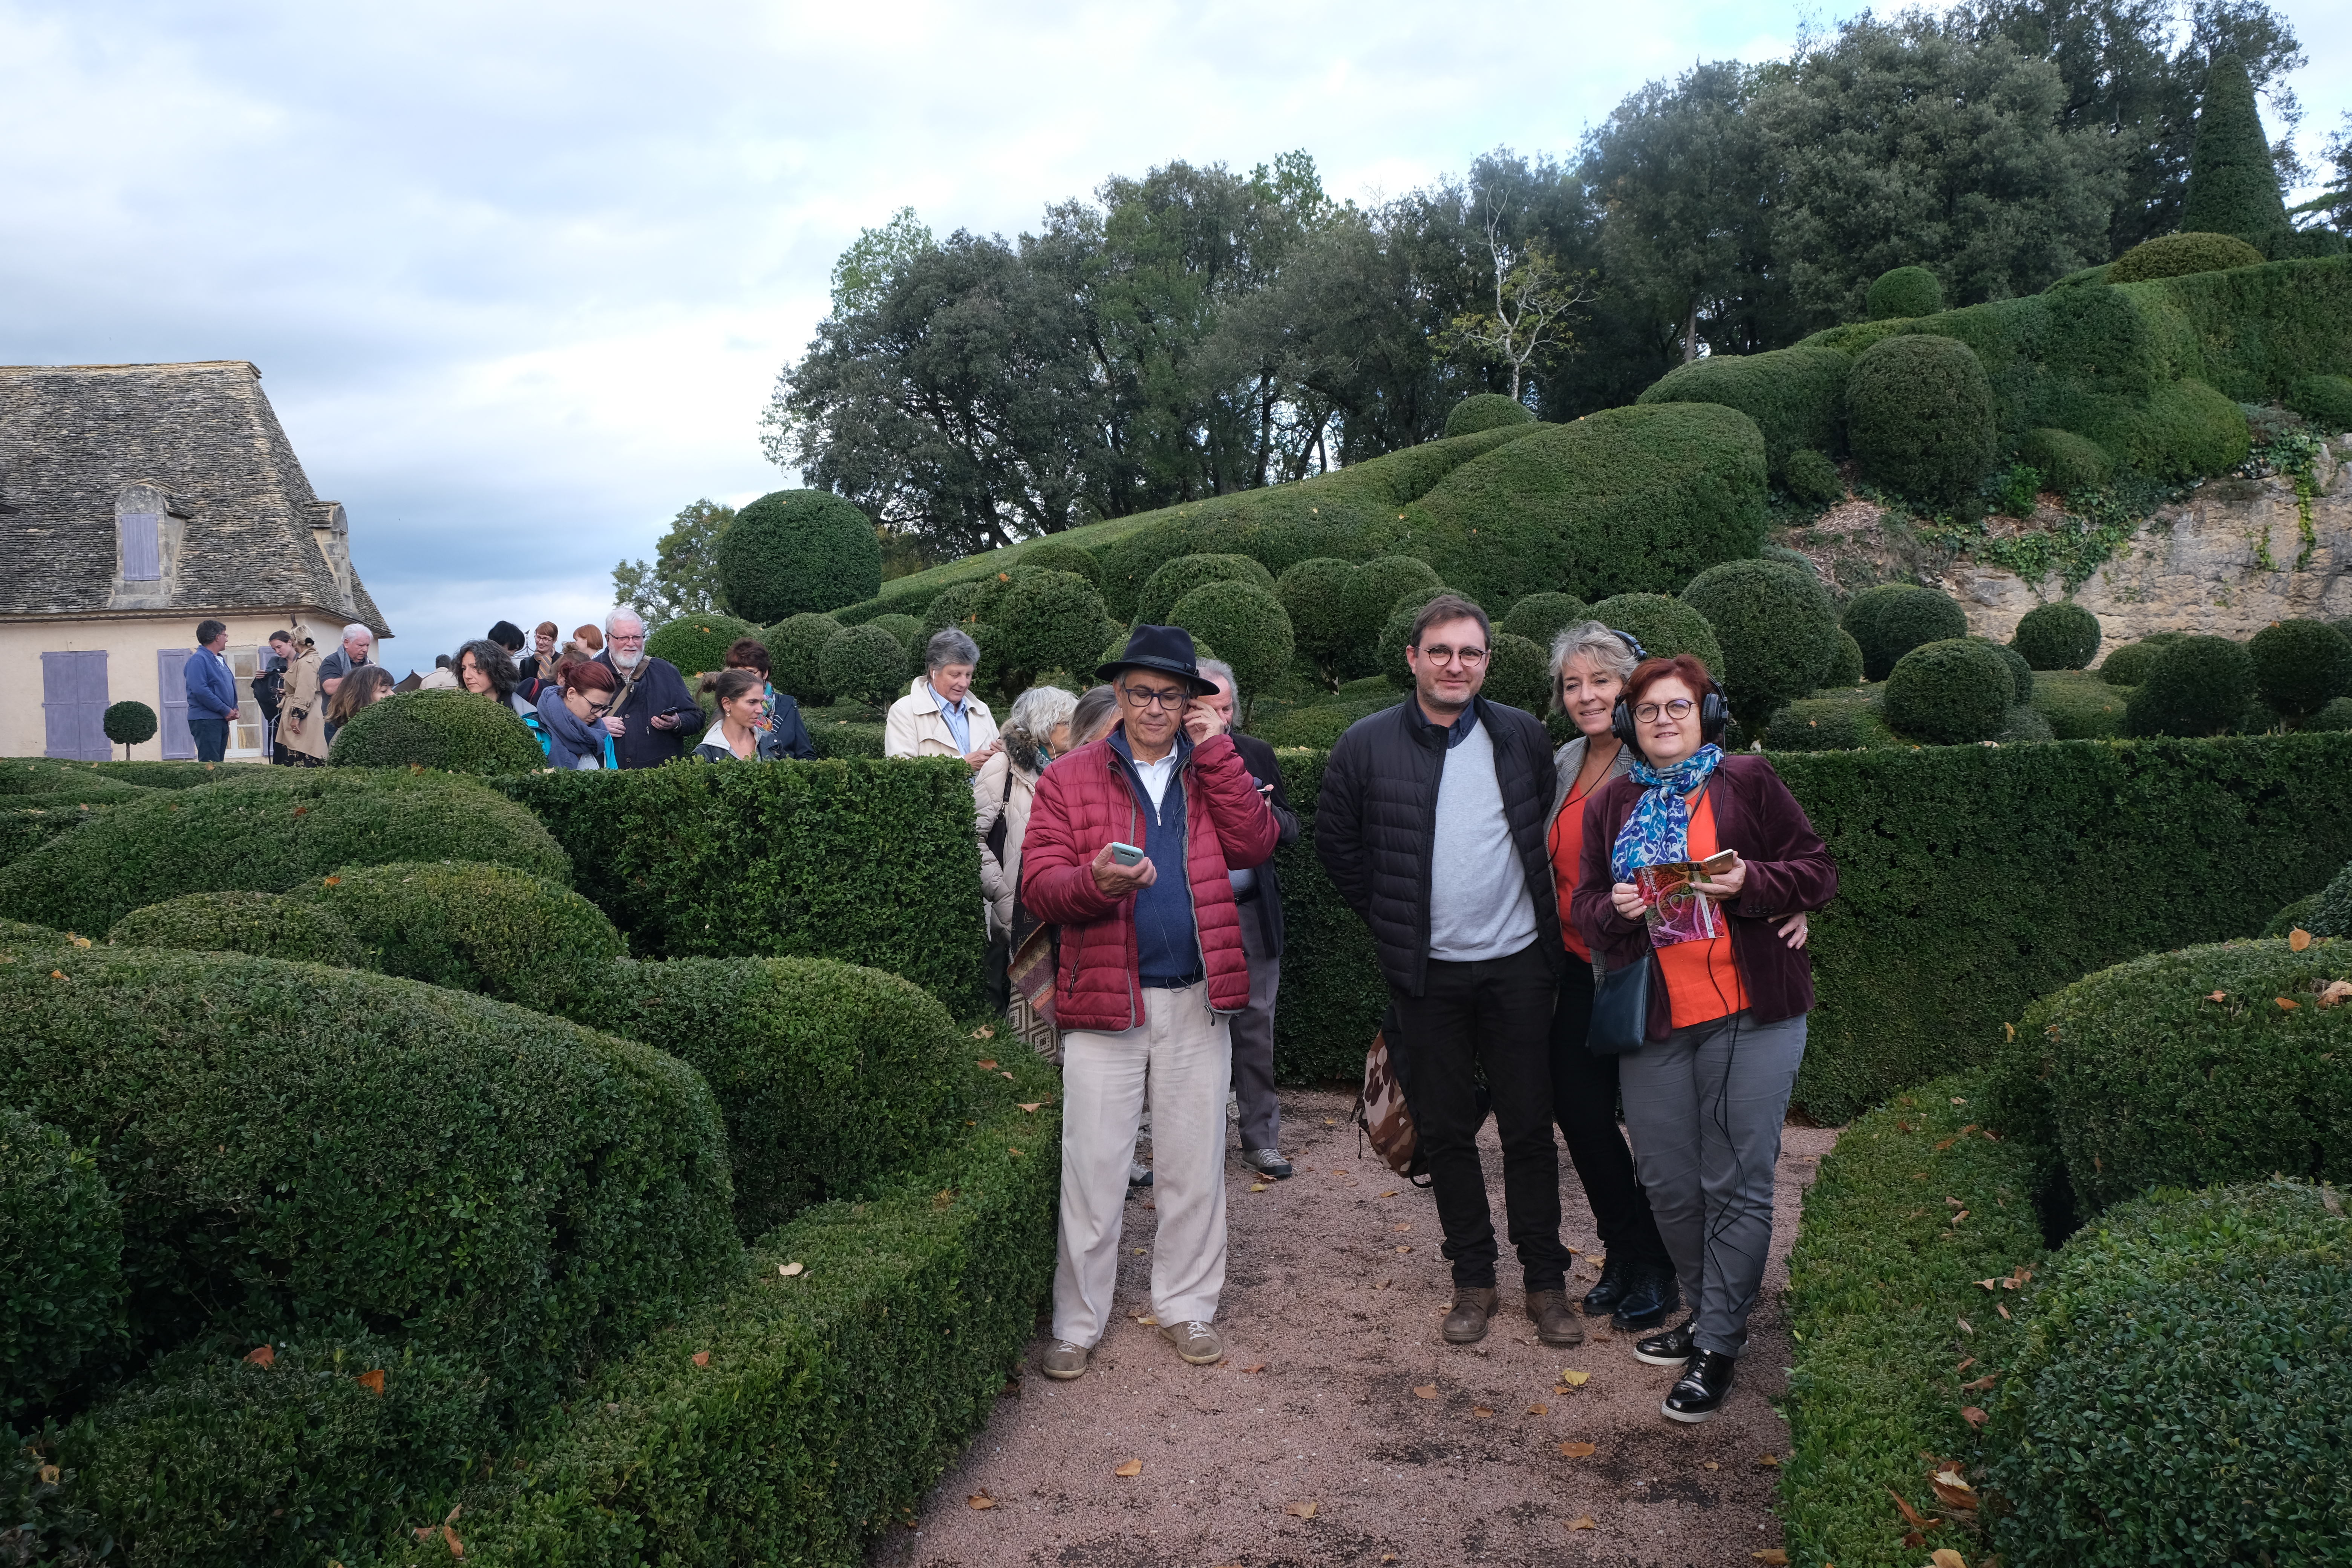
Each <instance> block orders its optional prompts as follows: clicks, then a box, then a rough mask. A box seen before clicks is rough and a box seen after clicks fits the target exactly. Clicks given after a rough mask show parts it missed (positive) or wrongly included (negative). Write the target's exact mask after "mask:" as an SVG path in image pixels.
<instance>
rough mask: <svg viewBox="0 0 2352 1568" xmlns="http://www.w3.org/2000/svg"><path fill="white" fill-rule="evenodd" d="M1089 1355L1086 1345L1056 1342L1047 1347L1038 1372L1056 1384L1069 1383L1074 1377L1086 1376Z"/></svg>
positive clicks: (1064, 1341) (1065, 1341)
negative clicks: (1043, 1360)
mask: <svg viewBox="0 0 2352 1568" xmlns="http://www.w3.org/2000/svg"><path fill="white" fill-rule="evenodd" d="M1038 1370H1039V1371H1040V1372H1043V1373H1045V1375H1046V1376H1047V1377H1050V1378H1052V1379H1053V1380H1054V1381H1055V1382H1056V1383H1067V1382H1069V1381H1070V1379H1072V1378H1074V1377H1082V1376H1084V1375H1085V1374H1086V1370H1087V1347H1086V1346H1084V1345H1074V1344H1072V1343H1071V1342H1069V1341H1067V1340H1055V1342H1053V1343H1052V1344H1050V1345H1047V1346H1046V1347H1045V1362H1044V1363H1043V1364H1042V1365H1041V1366H1040V1367H1039V1368H1038Z"/></svg>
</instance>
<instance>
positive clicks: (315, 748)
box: [278, 636, 331, 768]
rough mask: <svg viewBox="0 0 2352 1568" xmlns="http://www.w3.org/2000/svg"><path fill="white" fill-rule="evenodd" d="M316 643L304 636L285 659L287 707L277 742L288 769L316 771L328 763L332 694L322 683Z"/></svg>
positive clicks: (282, 712) (280, 718) (279, 726)
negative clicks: (329, 709) (328, 707)
mask: <svg viewBox="0 0 2352 1568" xmlns="http://www.w3.org/2000/svg"><path fill="white" fill-rule="evenodd" d="M322 662H323V661H322V660H321V659H320V658H319V644H318V641H317V639H315V638H313V637H307V636H303V637H299V640H297V641H296V643H295V645H294V647H293V648H292V650H291V651H290V652H289V654H288V655H287V659H286V687H285V690H286V705H285V707H284V708H283V709H282V710H280V712H279V715H278V744H279V746H280V748H281V749H282V750H283V752H284V761H285V763H286V764H287V766H289V767H296V768H316V767H322V766H324V765H325V763H326V761H327V702H328V700H329V698H330V697H331V693H330V692H328V691H326V690H325V689H323V683H322V682H321V681H320V665H321V663H322Z"/></svg>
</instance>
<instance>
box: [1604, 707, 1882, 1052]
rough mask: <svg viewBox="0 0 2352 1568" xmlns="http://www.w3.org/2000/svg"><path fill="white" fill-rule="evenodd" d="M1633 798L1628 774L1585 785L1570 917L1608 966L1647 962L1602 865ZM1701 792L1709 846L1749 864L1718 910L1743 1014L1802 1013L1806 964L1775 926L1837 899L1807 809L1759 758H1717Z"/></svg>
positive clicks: (1657, 1016)
mask: <svg viewBox="0 0 2352 1568" xmlns="http://www.w3.org/2000/svg"><path fill="white" fill-rule="evenodd" d="M1641 794H1642V786H1641V785H1640V784H1635V783H1634V782H1633V780H1632V779H1631V778H1625V777H1619V778H1614V779H1612V780H1610V781H1609V783H1607V784H1603V785H1602V786H1601V788H1599V789H1597V790H1595V791H1593V793H1592V798H1591V800H1590V801H1588V802H1586V803H1585V806H1584V862H1583V868H1582V870H1581V872H1580V875H1579V877H1578V879H1577V884H1576V897H1575V899H1574V900H1572V902H1571V903H1570V919H1572V920H1574V921H1576V928H1577V930H1579V931H1581V932H1583V933H1584V940H1585V941H1587V942H1591V944H1592V951H1593V952H1594V954H1595V955H1596V956H1598V957H1600V958H1602V959H1604V960H1605V961H1606V962H1607V963H1608V966H1609V968H1610V969H1612V970H1618V969H1622V968H1624V967H1625V966H1626V965H1627V964H1629V963H1635V962H1636V961H1638V962H1641V963H1648V962H1650V928H1649V925H1648V923H1647V922H1645V921H1629V920H1627V919H1626V918H1625V917H1624V916H1622V915H1621V914H1619V913H1618V912H1617V907H1616V906H1615V905H1614V904H1612V903H1611V902H1610V901H1609V889H1610V888H1611V887H1612V885H1613V884H1614V883H1615V882H1616V880H1617V879H1616V878H1615V877H1614V876H1612V874H1611V873H1610V870H1609V852H1610V849H1611V848H1612V847H1613V846H1614V845H1615V844H1616V842H1617V832H1618V830H1619V829H1620V828H1622V827H1623V826H1625V819H1626V818H1627V817H1629V816H1633V803H1634V801H1635V800H1637V799H1639V798H1640V796H1641ZM1706 794H1707V799H1708V800H1710V801H1711V802H1713V803H1714V806H1715V834H1716V842H1717V845H1719V846H1720V847H1723V848H1726V849H1737V850H1738V851H1739V858H1741V859H1742V860H1745V861H1747V862H1748V882H1747V885H1746V886H1745V887H1743V888H1742V889H1740V891H1739V897H1738V898H1737V899H1734V900H1732V901H1731V902H1730V903H1728V904H1727V905H1725V906H1723V912H1724V913H1726V914H1727V915H1729V916H1730V917H1731V919H1730V925H1731V957H1732V962H1734V963H1737V964H1738V966H1739V981H1740V984H1742V985H1745V986H1746V987H1747V988H1748V1010H1749V1011H1750V1013H1752V1014H1753V1015H1754V1016H1755V1019H1756V1021H1757V1022H1758V1023H1759V1024H1771V1023H1777V1022H1779V1021H1780V1019H1783V1018H1793V1017H1795V1016H1798V1015H1799V1014H1801V1013H1810V1012H1811V1011H1812V1008H1813V961H1812V959H1811V957H1809V956H1808V955H1807V954H1806V953H1805V952H1803V951H1801V950H1796V949H1791V948H1790V946H1789V944H1788V943H1786V942H1782V941H1781V940H1780V931H1779V929H1778V926H1779V922H1780V921H1785V920H1787V919H1788V918H1789V917H1790V915H1793V914H1796V913H1798V912H1799V911H1801V910H1802V911H1811V910H1818V909H1820V908H1822V906H1823V905H1825V904H1827V903H1828V902H1829V901H1830V900H1832V899H1833V898H1835V897H1837V864H1836V862H1834V861H1832V859H1831V858H1830V851H1829V847H1828V846H1827V845H1825V844H1823V843H1822V837H1821V835H1820V834H1818V833H1815V832H1814V831H1813V825H1812V824H1811V822H1810V821H1808V820H1807V819H1806V817H1805V808H1804V807H1803V806H1801V805H1798V804H1797V797H1796V796H1794V795H1790V793H1789V786H1788V785H1786V784H1782V783H1781V782H1780V774H1778V773H1774V772H1773V771H1772V764H1771V763H1768V762H1766V761H1765V760H1764V759H1763V758H1762V757H1759V756H1755V755H1752V754H1751V755H1747V756H1739V755H1734V756H1727V757H1726V758H1724V759H1723V762H1722V763H1721V764H1720V765H1718V766H1717V768H1716V770H1715V774H1714V776H1713V777H1712V778H1710V779H1709V780H1708V781H1707V791H1706ZM1672 1032H1673V1025H1672V1023H1671V1022H1670V1020H1669V1018H1668V1015H1667V1006H1666V988H1665V986H1664V984H1660V983H1659V982H1658V980H1657V977H1656V976H1655V975H1654V974H1653V975H1652V977H1651V985H1650V1027H1649V1037H1650V1038H1651V1039H1654V1040H1663V1039H1664V1038H1665V1037H1666V1036H1667V1035H1668V1034H1670V1033H1672Z"/></svg>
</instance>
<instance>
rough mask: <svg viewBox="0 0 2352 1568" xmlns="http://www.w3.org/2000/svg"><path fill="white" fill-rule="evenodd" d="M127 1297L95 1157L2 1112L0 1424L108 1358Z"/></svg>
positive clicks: (118, 1243) (51, 1130) (117, 1230)
mask: <svg viewBox="0 0 2352 1568" xmlns="http://www.w3.org/2000/svg"><path fill="white" fill-rule="evenodd" d="M122 1297H123V1286H122V1215H121V1209H120V1208H118V1207H117V1206H116V1204H115V1201H114V1195H113V1194H111V1193H110V1192H108V1191H107V1186H106V1178H105V1177H104V1176H102V1175H101V1174H100V1173H99V1168H98V1159H97V1156H96V1155H94V1154H93V1153H91V1152H90V1151H89V1149H87V1148H84V1147H82V1146H80V1145H79V1144H77V1143H75V1142H74V1141H73V1140H72V1139H70V1138H68V1136H66V1134H65V1133H63V1132H61V1131H58V1129H56V1128H55V1127H49V1126H45V1125H43V1124H42V1123H41V1122H39V1121H35V1120H34V1119H33V1118H32V1117H30V1116H28V1115H26V1113H25V1112H23V1111H21V1110H12V1109H10V1108H9V1107H7V1106H5V1105H0V1423H14V1422H16V1420H18V1419H20V1418H22V1417H24V1416H26V1415H28V1414H32V1413H37V1411H38V1409H39V1408H40V1407H41V1406H42V1405H45V1404H46V1403H47V1402H48V1401H49V1400H52V1399H54V1398H56V1397H57V1396H58V1394H59V1393H61V1392H62V1391H63V1390H64V1389H65V1387H66V1385H67V1384H68V1381H69V1380H70V1379H71V1378H72V1377H73V1376H74V1374H75V1373H78V1372H79V1371H81V1370H82V1369H83V1367H84V1366H85V1365H86V1364H87V1363H92V1362H98V1361H104V1360H106V1359H108V1358H110V1357H111V1355H112V1354H113V1353H114V1352H116V1351H117V1350H118V1349H119V1348H120V1342H121V1335H122V1327H123V1319H122ZM10 1523H11V1524H13V1523H15V1521H14V1520H11V1521H10Z"/></svg>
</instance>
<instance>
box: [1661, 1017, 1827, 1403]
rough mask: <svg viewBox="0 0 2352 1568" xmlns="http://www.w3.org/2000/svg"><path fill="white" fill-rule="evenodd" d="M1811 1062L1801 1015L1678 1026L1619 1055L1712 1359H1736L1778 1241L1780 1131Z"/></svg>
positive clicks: (1703, 1345) (1670, 1244)
mask: <svg viewBox="0 0 2352 1568" xmlns="http://www.w3.org/2000/svg"><path fill="white" fill-rule="evenodd" d="M1804 1055H1805V1019H1804V1016H1803V1015H1802V1014H1800V1015H1798V1016H1796V1017H1794V1018H1784V1019H1782V1020H1781V1021H1780V1022H1779V1023H1777V1024H1759V1023H1757V1022H1755V1021H1754V1020H1753V1019H1752V1018H1751V1017H1750V1016H1748V1014H1746V1013H1738V1014H1735V1015H1733V1016H1731V1017H1728V1018H1717V1019H1714V1020H1712V1021H1710V1022H1708V1023H1705V1024H1694V1025H1692V1026H1690V1027H1688V1028H1684V1029H1676V1030H1675V1032H1674V1033H1673V1034H1671V1035H1669V1036H1667V1037H1665V1038H1664V1039H1663V1040H1659V1041H1655V1042H1653V1043H1652V1044H1650V1045H1646V1046H1643V1047H1642V1048H1641V1049H1640V1050H1638V1051H1633V1052H1631V1053H1629V1054H1627V1055H1626V1056H1623V1057H1621V1058H1618V1063H1619V1065H1618V1069H1617V1070H1618V1083H1619V1086H1620V1089H1621V1090H1622V1093H1623V1095H1624V1098H1625V1125H1626V1127H1627V1129H1628V1130H1630V1131H1632V1132H1633V1159H1634V1163H1635V1164H1636V1166H1638V1167H1639V1169H1640V1171H1641V1173H1642V1187H1643V1191H1644V1192H1646V1193H1648V1194H1649V1197H1650V1210H1651V1213H1652V1214H1653V1215H1655V1216H1656V1219H1657V1222H1658V1235H1659V1237H1660V1238H1661V1239H1662V1240H1664V1242H1665V1244H1666V1255H1667V1256H1668V1257H1669V1258H1673V1259H1674V1263H1675V1277H1676V1278H1677V1279H1679V1280H1680V1281H1681V1283H1682V1288H1683V1295H1684V1297H1685V1300H1688V1301H1689V1302H1690V1303H1691V1307H1692V1310H1694V1311H1695V1313H1696V1323H1695V1324H1694V1326H1693V1339H1694V1341H1695V1342H1696V1344H1697V1346H1698V1348H1699V1349H1701V1350H1703V1351H1714V1352H1717V1354H1720V1355H1727V1356H1737V1355H1738V1354H1739V1352H1741V1351H1742V1350H1743V1349H1745V1348H1746V1347H1747V1344H1748V1312H1749V1311H1750V1310H1752V1309H1753V1308H1754V1307H1755V1305H1756V1294H1757V1290H1758V1289H1759V1287H1760V1286H1761V1285H1762V1284H1763V1281H1764V1260H1765V1258H1766V1257H1767V1255H1768V1254H1769V1251H1770V1248H1771V1245H1772V1174H1773V1167H1774V1166H1775V1165H1776V1164H1778V1163H1779V1162H1780V1125H1781V1122H1782V1121H1784V1120H1785V1119H1786V1117H1787V1116H1788V1114H1789V1091H1790V1089H1793V1088H1794V1087H1795V1085H1796V1082H1797V1064H1798V1063H1799V1062H1801V1061H1802V1060H1803V1059H1804Z"/></svg>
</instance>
